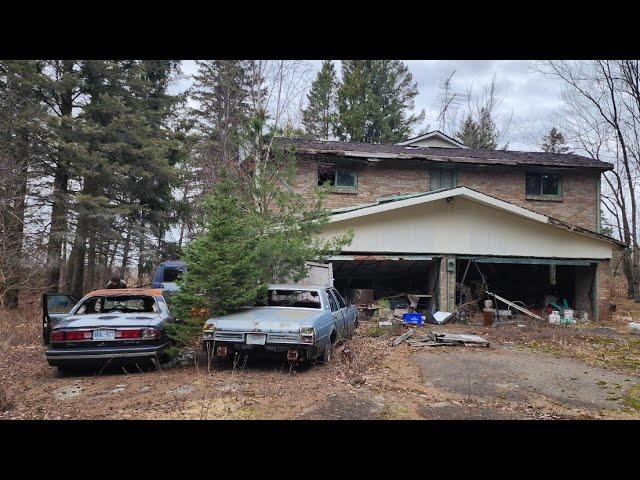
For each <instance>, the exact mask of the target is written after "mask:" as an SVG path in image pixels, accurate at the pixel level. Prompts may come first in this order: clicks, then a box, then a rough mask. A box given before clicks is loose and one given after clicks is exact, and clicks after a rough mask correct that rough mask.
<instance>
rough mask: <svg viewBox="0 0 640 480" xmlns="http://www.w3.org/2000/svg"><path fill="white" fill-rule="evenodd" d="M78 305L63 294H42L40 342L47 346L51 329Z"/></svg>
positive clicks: (74, 300)
mask: <svg viewBox="0 0 640 480" xmlns="http://www.w3.org/2000/svg"><path fill="white" fill-rule="evenodd" d="M76 303H78V299H77V298H76V297H74V296H73V295H67V294H65V293H44V294H43V295H42V341H43V343H44V344H45V345H49V336H50V335H51V329H52V328H53V327H54V326H55V325H56V324H57V323H58V322H59V321H60V320H62V319H63V318H64V317H66V316H67V315H69V312H70V311H71V309H72V308H73V307H74V306H75V305H76Z"/></svg>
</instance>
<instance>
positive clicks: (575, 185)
mask: <svg viewBox="0 0 640 480" xmlns="http://www.w3.org/2000/svg"><path fill="white" fill-rule="evenodd" d="M400 162H403V161H402V160H396V161H394V162H380V163H375V164H366V165H357V166H354V167H353V168H354V169H355V170H356V171H357V172H358V187H357V189H355V190H342V191H336V192H335V193H332V194H330V195H329V196H328V198H327V200H326V206H327V207H328V208H342V207H350V206H354V205H362V204H366V203H372V202H375V201H376V200H377V199H378V198H379V197H384V196H389V195H397V194H407V193H419V192H426V191H428V190H429V185H430V175H429V165H428V164H427V163H420V164H417V163H411V162H406V161H405V162H404V164H401V163H400ZM317 170H318V163H317V161H314V160H302V159H301V160H300V161H299V166H298V172H297V179H296V186H295V188H296V190H297V191H299V192H302V193H310V192H312V191H313V189H314V188H316V186H317V184H318V171H317ZM457 170H458V186H466V187H470V188H473V189H474V190H478V191H480V192H483V193H486V194H488V195H492V196H494V197H497V198H500V199H501V200H505V201H508V202H511V203H514V204H516V205H520V206H522V207H524V208H528V209H530V210H533V211H535V212H538V213H542V214H544V215H548V216H551V217H554V218H557V219H559V220H563V221H565V222H568V223H571V224H573V225H577V226H580V227H583V228H587V229H589V230H596V229H597V221H598V218H597V215H598V209H597V188H598V179H599V178H600V174H599V173H598V172H568V173H562V190H563V195H562V199H561V200H555V201H554V200H532V199H528V198H527V197H526V195H525V170H524V169H522V168H505V167H500V166H496V167H475V166H474V167H466V166H465V167H460V166H458V168H457Z"/></svg>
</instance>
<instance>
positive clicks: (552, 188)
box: [526, 172, 562, 197]
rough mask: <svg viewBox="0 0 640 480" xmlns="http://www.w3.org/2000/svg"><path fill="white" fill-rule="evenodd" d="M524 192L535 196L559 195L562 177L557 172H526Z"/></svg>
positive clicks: (560, 193)
mask: <svg viewBox="0 0 640 480" xmlns="http://www.w3.org/2000/svg"><path fill="white" fill-rule="evenodd" d="M526 194H527V196H537V197H560V196H561V195H562V179H561V178H560V175H558V174H557V173H534V172H530V173H527V180H526Z"/></svg>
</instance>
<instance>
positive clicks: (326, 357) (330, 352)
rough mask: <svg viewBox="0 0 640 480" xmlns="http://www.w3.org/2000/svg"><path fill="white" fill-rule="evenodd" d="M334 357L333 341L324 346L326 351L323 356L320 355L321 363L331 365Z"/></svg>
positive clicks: (323, 351)
mask: <svg viewBox="0 0 640 480" xmlns="http://www.w3.org/2000/svg"><path fill="white" fill-rule="evenodd" d="M332 356H333V344H332V343H331V340H329V341H327V343H326V344H325V346H324V349H323V350H322V355H320V361H321V362H322V363H325V364H327V363H329V362H330V361H331V357H332Z"/></svg>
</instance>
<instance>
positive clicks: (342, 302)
mask: <svg viewBox="0 0 640 480" xmlns="http://www.w3.org/2000/svg"><path fill="white" fill-rule="evenodd" d="M331 291H332V292H333V295H334V296H335V297H336V301H337V302H338V305H339V307H340V308H344V307H346V306H347V302H345V300H344V298H342V295H340V292H338V291H337V290H336V289H335V288H334V289H333V290H331Z"/></svg>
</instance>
